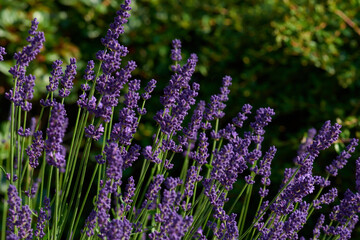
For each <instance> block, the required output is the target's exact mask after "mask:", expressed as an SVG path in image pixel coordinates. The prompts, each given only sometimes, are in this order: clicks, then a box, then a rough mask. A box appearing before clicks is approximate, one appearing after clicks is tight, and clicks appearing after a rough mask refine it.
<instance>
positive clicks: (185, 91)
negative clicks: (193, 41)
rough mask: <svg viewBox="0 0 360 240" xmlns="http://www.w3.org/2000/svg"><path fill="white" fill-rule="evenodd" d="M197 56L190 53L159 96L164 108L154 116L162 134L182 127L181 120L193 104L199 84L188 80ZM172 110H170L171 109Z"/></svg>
mask: <svg viewBox="0 0 360 240" xmlns="http://www.w3.org/2000/svg"><path fill="white" fill-rule="evenodd" d="M196 62H197V56H196V55H195V54H192V55H191V57H190V58H189V59H188V62H187V63H186V64H185V65H184V66H183V67H182V68H181V69H180V71H179V73H175V74H174V75H173V77H172V79H171V80H170V83H169V85H168V86H167V87H165V89H164V96H162V97H161V98H160V102H161V104H162V105H163V106H164V107H165V109H164V110H161V111H158V112H157V113H156V115H155V117H154V119H155V121H156V122H157V123H158V124H159V125H160V127H161V131H162V132H163V133H164V134H172V133H173V132H175V131H180V130H181V129H182V126H181V124H182V122H183V121H184V118H185V117H186V115H187V114H188V111H189V110H190V108H191V106H192V105H194V104H195V97H196V96H197V95H198V91H199V88H200V85H199V84H197V83H193V84H192V86H191V87H190V85H189V81H190V78H191V76H192V74H193V73H194V71H195V66H196ZM171 110H172V111H171Z"/></svg>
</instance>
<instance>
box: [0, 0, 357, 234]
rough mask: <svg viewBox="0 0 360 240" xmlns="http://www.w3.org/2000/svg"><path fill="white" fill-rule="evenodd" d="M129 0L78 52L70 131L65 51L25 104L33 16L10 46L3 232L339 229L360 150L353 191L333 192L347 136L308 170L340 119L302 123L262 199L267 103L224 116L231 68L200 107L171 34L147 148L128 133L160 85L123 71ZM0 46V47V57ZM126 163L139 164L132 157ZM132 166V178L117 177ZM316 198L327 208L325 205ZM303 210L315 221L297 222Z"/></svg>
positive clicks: (352, 214) (30, 80)
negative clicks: (94, 46) (35, 108)
mask: <svg viewBox="0 0 360 240" xmlns="http://www.w3.org/2000/svg"><path fill="white" fill-rule="evenodd" d="M130 4H131V2H130V0H125V3H124V4H123V5H121V10H119V11H118V12H117V14H116V17H115V18H114V22H113V23H112V24H111V25H110V28H109V29H108V31H107V34H106V36H105V37H104V38H102V39H101V42H102V44H103V45H104V50H101V51H98V52H97V54H96V59H97V62H95V61H93V60H90V61H89V62H88V65H87V68H86V70H85V74H84V76H83V80H84V83H83V84H81V91H82V92H81V93H80V94H79V98H78V101H77V105H78V112H77V116H76V124H75V126H72V127H69V126H68V117H70V115H69V114H68V113H67V110H68V109H67V106H65V104H64V98H66V97H68V96H69V94H71V91H72V88H73V83H74V80H75V79H78V78H80V77H79V76H77V70H76V69H77V65H76V59H74V58H71V59H70V60H69V65H67V66H66V68H65V71H64V72H63V67H62V64H63V61H61V60H56V61H54V63H53V65H52V67H53V70H52V71H51V77H50V78H49V84H48V86H47V87H46V89H47V91H48V94H47V96H46V98H45V99H42V100H41V101H40V104H41V106H42V108H41V111H40V112H39V113H35V112H32V113H30V110H31V108H32V103H31V102H30V101H31V100H32V96H33V92H34V85H35V76H33V75H30V74H27V66H28V65H29V64H30V62H31V61H33V60H35V59H36V56H37V55H38V54H39V52H40V50H41V48H42V45H43V43H44V41H45V38H44V33H43V32H41V31H38V30H37V28H38V24H39V23H38V22H37V21H36V19H34V20H33V21H32V25H31V29H30V31H29V35H30V36H29V37H28V39H27V40H28V42H29V45H28V46H26V47H24V48H23V50H22V51H20V52H18V53H16V54H15V56H14V58H15V60H16V64H15V66H14V67H12V68H11V69H10V71H9V72H10V73H11V74H12V76H13V80H14V87H13V89H11V90H10V91H9V92H8V93H7V94H6V97H7V98H8V99H9V101H10V102H11V119H10V139H9V141H10V149H9V157H8V161H6V163H5V164H4V166H1V168H2V170H3V172H4V174H3V175H2V176H4V178H5V177H6V179H7V180H6V186H7V189H8V190H7V196H6V199H7V200H6V204H3V206H2V208H1V209H2V214H3V217H2V219H6V223H4V222H3V223H2V231H1V234H2V239H5V238H6V239H33V238H36V239H62V238H66V239H145V238H146V237H147V238H149V239H305V237H304V236H302V235H305V236H306V237H307V238H308V237H310V236H311V235H312V236H311V237H312V239H320V238H321V239H350V238H351V232H352V230H353V229H354V228H355V225H356V223H357V222H358V220H359V218H358V213H359V212H360V208H359V206H360V158H359V159H357V160H356V179H355V180H354V182H355V189H354V190H353V191H351V190H350V189H348V190H346V192H345V194H344V195H343V196H338V190H337V189H336V188H335V187H331V178H333V177H336V176H337V175H338V173H339V171H340V170H341V169H342V168H343V167H344V166H345V165H346V164H347V162H348V160H349V159H350V157H351V154H352V153H353V152H354V151H355V147H356V146H357V145H358V140H357V139H352V140H350V142H349V144H348V145H347V146H346V147H345V148H344V150H343V151H342V152H341V153H340V154H339V155H338V156H337V157H336V158H335V159H334V160H333V161H331V162H330V163H329V165H328V166H327V167H326V168H325V170H326V175H325V176H319V175H315V174H314V171H313V166H314V164H316V161H315V160H316V158H318V156H319V154H320V152H321V151H323V150H325V149H328V148H329V147H331V146H332V145H333V144H334V143H335V142H336V141H338V140H339V134H340V132H341V131H340V128H341V126H340V125H338V124H331V122H330V121H327V122H325V124H324V125H323V126H322V128H321V129H320V130H319V131H318V132H317V131H316V130H315V129H311V130H309V133H308V137H307V139H306V141H305V142H304V143H303V144H302V145H301V146H300V148H299V151H298V155H297V157H296V158H295V159H294V167H293V168H287V169H285V171H284V178H283V181H282V184H281V185H280V186H273V188H278V191H277V193H276V194H272V195H273V196H271V197H270V196H269V195H271V194H269V192H270V191H269V189H270V185H271V180H270V176H271V164H272V161H274V158H275V154H276V151H277V149H276V148H275V146H271V147H269V148H268V149H265V150H263V148H262V143H263V140H264V137H265V128H266V126H267V125H268V124H269V123H270V122H271V121H272V117H273V116H274V115H275V112H274V110H273V109H271V108H259V109H257V110H256V111H255V112H254V114H253V116H251V114H252V111H253V110H252V106H251V105H249V104H245V105H244V106H243V107H242V109H241V111H240V112H239V113H238V114H237V116H235V117H234V118H233V119H232V122H231V123H228V124H224V123H223V122H221V120H222V118H223V117H224V115H225V112H224V110H225V107H226V102H227V101H228V99H229V93H230V86H231V85H232V78H231V77H230V76H224V77H223V79H222V87H221V88H220V92H219V93H218V94H215V95H213V96H211V98H210V101H209V102H208V103H206V102H205V101H204V100H197V99H196V97H197V95H198V93H199V90H200V84H198V83H196V82H194V81H192V75H193V74H194V71H195V70H196V64H197V62H198V58H197V56H196V54H191V55H190V57H189V58H188V59H187V60H186V61H185V63H184V64H182V54H181V42H180V40H177V39H175V40H173V42H172V46H173V49H172V50H171V59H172V60H173V61H174V63H173V65H172V66H171V70H172V72H173V73H172V76H171V78H170V81H169V84H168V85H167V87H165V89H164V92H163V95H162V96H161V97H160V103H161V105H162V107H161V109H159V110H158V111H157V112H156V113H155V114H154V123H156V124H157V130H156V132H155V133H154V135H153V138H152V144H149V145H147V146H140V145H138V144H137V143H135V142H134V135H135V134H136V133H137V132H138V131H139V124H140V121H141V118H142V116H143V115H145V114H146V113H147V111H146V108H145V106H146V101H147V100H149V99H150V98H151V97H152V96H151V95H152V92H153V90H154V89H155V87H156V83H157V82H156V80H154V79H151V80H149V81H148V83H147V84H146V86H145V87H144V88H143V89H144V90H142V88H141V85H142V84H141V81H140V80H138V79H133V76H132V71H134V70H135V68H136V67H137V66H136V63H135V62H134V61H129V62H127V63H126V64H122V59H123V58H124V57H125V56H126V55H127V54H128V52H129V51H128V49H127V47H126V46H123V45H122V44H121V43H120V42H119V41H118V38H119V36H120V35H121V34H123V33H124V24H126V23H127V22H128V18H129V17H130V13H129V12H130V10H131V6H130ZM5 54H6V52H5V49H4V48H3V47H0V60H1V61H2V60H3V55H5ZM59 83H60V85H59ZM73 94H76V93H73ZM188 116H189V117H188ZM31 117H33V118H32V120H31V123H30V124H28V123H27V120H28V118H31ZM187 117H188V118H189V121H187V120H186V118H187ZM248 119H250V120H248ZM251 119H253V120H251ZM246 121H249V128H244V127H243V126H244V125H245V123H246ZM184 122H188V124H187V125H186V126H185V124H184ZM28 125H30V126H28ZM69 139H71V140H69ZM94 146H95V147H94ZM99 148H100V149H101V150H100V151H97V152H96V153H94V152H92V150H94V149H95V150H96V149H99ZM137 161H138V162H140V164H142V167H141V169H135V167H134V166H133V165H134V163H135V162H137ZM172 169H179V171H172ZM136 170H139V171H137V172H136ZM131 172H135V173H137V174H135V175H134V176H130V177H127V176H129V175H130V173H131ZM174 172H178V173H180V174H179V176H173V175H174V174H173V173H174ZM170 174H171V175H170ZM323 191H324V193H323ZM275 192H276V191H275ZM253 199H255V200H256V201H257V202H255V201H254V200H253ZM254 202H255V205H254ZM230 203H231V204H230ZM256 203H257V205H256ZM327 205H329V206H330V205H332V206H330V207H331V208H330V209H332V210H331V211H330V212H329V213H328V214H327V213H326V212H324V211H322V209H323V207H324V206H327ZM256 207H257V209H256ZM89 209H91V210H89ZM255 209H256V210H255ZM325 209H329V208H328V207H326V208H325ZM252 210H254V211H252ZM315 210H318V213H317V212H316V214H315V213H314V211H315ZM314 215H316V216H318V220H317V223H316V225H315V226H306V223H307V222H308V219H309V218H310V217H311V216H314ZM304 228H305V229H312V230H313V232H312V234H309V231H308V230H307V231H305V230H304Z"/></svg>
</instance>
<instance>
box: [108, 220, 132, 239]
mask: <svg viewBox="0 0 360 240" xmlns="http://www.w3.org/2000/svg"><path fill="white" fill-rule="evenodd" d="M131 231H132V224H131V223H130V222H129V220H127V219H126V218H122V219H113V220H111V222H109V223H108V224H107V229H106V232H105V234H104V235H105V236H106V239H109V240H117V239H123V240H129V239H130V234H131Z"/></svg>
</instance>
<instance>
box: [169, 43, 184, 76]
mask: <svg viewBox="0 0 360 240" xmlns="http://www.w3.org/2000/svg"><path fill="white" fill-rule="evenodd" d="M172 46H173V49H171V60H173V61H175V64H174V65H171V70H173V71H174V72H177V71H179V70H180V64H179V63H177V62H178V61H181V59H182V57H181V41H180V40H179V39H174V40H173V41H172Z"/></svg>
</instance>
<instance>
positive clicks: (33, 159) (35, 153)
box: [26, 131, 44, 168]
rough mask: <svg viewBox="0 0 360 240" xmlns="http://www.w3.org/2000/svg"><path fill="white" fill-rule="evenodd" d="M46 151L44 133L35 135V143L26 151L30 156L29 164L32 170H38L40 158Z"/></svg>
mask: <svg viewBox="0 0 360 240" xmlns="http://www.w3.org/2000/svg"><path fill="white" fill-rule="evenodd" d="M43 150H44V140H43V137H42V131H37V132H35V133H34V139H33V143H32V144H31V145H30V146H29V147H28V148H27V149H26V154H27V155H28V156H29V163H30V166H31V167H32V168H36V167H37V166H38V165H39V161H38V158H39V157H40V156H41V154H42V152H43Z"/></svg>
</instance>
